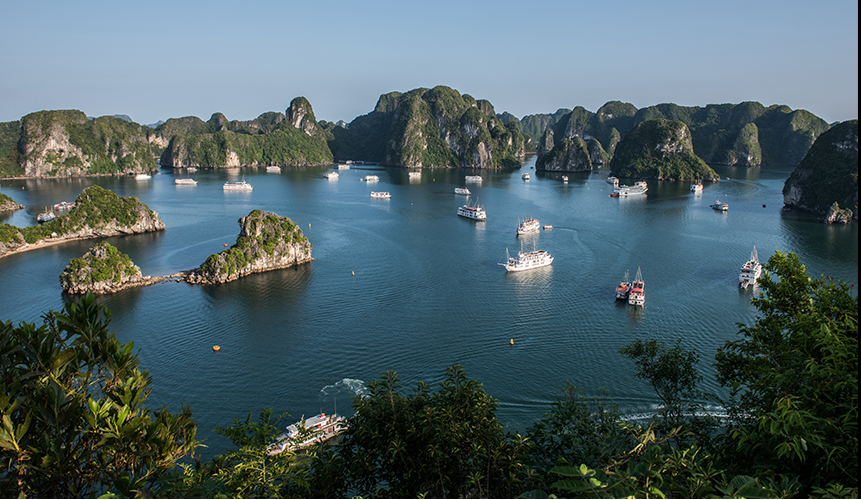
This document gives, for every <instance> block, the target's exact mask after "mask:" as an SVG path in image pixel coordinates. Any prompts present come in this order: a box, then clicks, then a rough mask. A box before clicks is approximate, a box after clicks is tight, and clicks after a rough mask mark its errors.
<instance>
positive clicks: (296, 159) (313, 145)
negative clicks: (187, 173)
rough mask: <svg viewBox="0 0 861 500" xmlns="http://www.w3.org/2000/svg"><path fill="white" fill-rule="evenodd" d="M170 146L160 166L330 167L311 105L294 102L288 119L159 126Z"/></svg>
mask: <svg viewBox="0 0 861 500" xmlns="http://www.w3.org/2000/svg"><path fill="white" fill-rule="evenodd" d="M157 132H158V133H159V134H161V135H162V136H164V135H166V134H173V135H170V142H169V143H168V145H167V147H165V149H164V151H163V152H162V154H161V157H160V159H159V163H160V164H161V166H163V167H172V168H187V167H196V168H233V167H241V166H262V165H266V166H270V165H272V166H281V167H283V166H289V165H320V164H326V163H331V162H332V160H333V156H332V152H331V151H330V150H329V146H328V145H327V143H326V133H325V132H324V131H323V129H322V127H321V126H320V125H319V124H318V123H317V121H316V119H315V118H314V112H313V110H312V109H311V103H309V102H308V100H307V99H305V98H304V97H297V98H295V99H293V101H292V102H291V103H290V108H288V109H287V112H286V114H282V113H275V112H270V113H264V114H262V115H260V116H259V117H258V118H257V119H256V120H250V121H242V122H240V121H228V120H227V118H226V117H225V116H224V115H223V114H221V113H215V114H213V115H212V117H211V118H210V119H209V121H207V122H203V121H201V120H200V119H198V118H194V117H186V118H183V119H178V120H175V121H173V120H168V121H167V122H165V123H164V124H162V125H161V126H159V127H158V129H157Z"/></svg>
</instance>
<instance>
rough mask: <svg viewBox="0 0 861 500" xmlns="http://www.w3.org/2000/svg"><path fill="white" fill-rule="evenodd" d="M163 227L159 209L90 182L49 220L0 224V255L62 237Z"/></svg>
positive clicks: (89, 236)
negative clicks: (35, 223) (65, 209)
mask: <svg viewBox="0 0 861 500" xmlns="http://www.w3.org/2000/svg"><path fill="white" fill-rule="evenodd" d="M162 230H164V222H162V220H161V219H160V218H159V217H158V213H156V212H154V211H152V210H150V208H149V207H148V206H146V205H145V204H143V203H141V202H140V201H139V200H138V199H137V198H135V197H133V196H131V197H125V198H123V197H121V196H118V195H117V194H116V193H113V192H112V191H108V190H107V189H104V188H102V187H100V186H90V187H88V188H87V189H85V190H84V191H82V192H81V194H79V195H78V197H77V198H76V199H75V206H74V207H73V208H72V209H71V210H69V213H67V214H65V215H61V216H59V217H57V218H56V219H54V220H52V221H50V222H46V223H44V224H40V225H38V226H28V227H23V228H18V227H15V226H13V225H11V224H0V257H3V256H4V255H8V254H11V253H15V252H23V251H27V250H31V249H33V248H38V247H40V246H42V245H46V244H54V243H61V242H64V241H70V240H83V239H89V238H104V237H107V236H117V235H124V234H137V233H147V232H152V231H162Z"/></svg>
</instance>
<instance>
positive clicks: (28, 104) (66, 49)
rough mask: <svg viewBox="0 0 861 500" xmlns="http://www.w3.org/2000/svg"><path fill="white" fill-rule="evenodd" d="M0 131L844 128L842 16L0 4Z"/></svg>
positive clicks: (848, 43) (658, 9)
mask: <svg viewBox="0 0 861 500" xmlns="http://www.w3.org/2000/svg"><path fill="white" fill-rule="evenodd" d="M5 11H6V13H7V19H9V20H14V22H9V23H7V24H8V26H6V27H5V28H4V30H3V32H2V33H0V40H2V43H3V47H4V48H5V49H6V50H4V51H3V55H2V56H0V57H2V59H0V61H2V62H3V67H4V68H5V69H6V71H4V75H3V77H2V78H0V92H2V95H4V96H5V98H4V99H3V105H2V106H0V121H3V122H6V121H14V120H18V119H20V118H21V117H23V116H25V115H27V114H29V113H32V112H35V111H41V110H54V109H78V110H81V111H83V112H84V113H86V114H87V115H88V116H104V115H115V114H121V115H128V116H129V117H131V118H132V119H133V120H134V121H135V122H137V123H141V124H152V123H156V122H158V121H159V120H167V119H168V118H179V117H182V116H197V117H199V118H201V119H203V120H207V119H209V117H210V116H211V115H212V114H213V113H216V112H221V113H224V115H225V116H227V118H228V119H231V120H250V119H254V118H256V117H257V116H259V115H260V114H262V113H265V112H267V111H279V112H283V111H284V110H285V109H286V108H287V107H288V106H289V104H290V101H291V100H292V99H293V98H295V97H298V96H304V97H305V98H307V99H308V100H309V101H310V102H311V105H312V107H313V109H314V114H315V116H316V117H317V119H318V120H328V121H338V120H344V121H346V122H350V121H352V120H353V119H354V118H356V117H358V116H361V115H364V114H367V113H369V112H371V111H372V110H373V108H374V104H376V102H377V99H378V98H379V96H380V95H382V94H385V93H388V92H392V91H399V92H407V91H410V90H413V89H415V88H419V87H427V88H431V87H434V86H436V85H445V86H448V87H451V88H453V89H455V90H457V91H458V92H460V93H461V94H469V95H471V96H473V97H475V98H476V99H486V100H488V101H490V102H491V103H492V104H493V106H494V109H495V110H496V112H497V113H503V112H506V111H507V112H509V113H511V114H512V115H514V116H516V117H518V118H522V117H523V116H526V115H530V114H540V113H553V112H555V111H556V110H557V109H559V108H569V109H571V108H574V107H575V106H582V107H584V108H586V109H587V110H589V111H593V112H594V111H597V109H598V108H600V107H601V106H602V105H603V104H604V103H606V102H608V101H616V100H618V101H623V102H629V103H631V104H633V105H634V106H636V107H637V108H638V109H640V108H644V107H648V106H653V105H657V104H662V103H670V102H672V103H675V104H678V105H681V106H701V107H704V106H707V105H709V104H722V103H731V104H737V103H740V102H744V101H757V102H760V103H762V104H763V105H764V106H770V105H775V104H777V105H786V106H789V107H790V108H792V109H793V110H798V109H804V110H807V111H810V112H811V113H813V114H815V115H816V116H819V117H820V118H822V119H824V120H826V121H827V122H829V123H832V122H835V121H844V120H848V119H853V118H858V21H857V18H858V17H857V16H858V4H857V2H850V1H848V0H835V1H831V2H823V3H819V4H810V3H806V2H799V1H791V2H774V1H768V2H755V3H752V4H748V3H745V2H740V1H731V2H725V3H720V4H700V3H693V4H690V3H683V2H673V1H668V2H657V3H655V2H652V3H648V4H642V3H639V2H632V1H628V0H624V1H617V2H610V3H607V2H603V3H590V4H586V3H582V4H581V3H575V2H563V1H543V2H533V3H530V4H529V6H528V8H526V7H525V5H524V4H522V3H514V2H505V1H503V2H493V3H485V2H467V3H460V2H452V1H448V0H445V1H441V2H436V3H434V4H432V5H412V4H408V3H403V2H391V1H374V2H371V3H359V2H345V1H334V2H327V3H299V2H257V3H254V4H250V5H239V4H235V3H229V2H205V3H204V2H196V1H192V2H178V3H170V2H163V1H155V2H149V3H146V4H125V3H119V4H117V3H113V2H104V1H96V2H88V3H87V4H85V5H79V4H71V3H63V2H57V1H48V2H39V3H30V2H20V3H18V2H16V3H9V4H8V5H6V9H5Z"/></svg>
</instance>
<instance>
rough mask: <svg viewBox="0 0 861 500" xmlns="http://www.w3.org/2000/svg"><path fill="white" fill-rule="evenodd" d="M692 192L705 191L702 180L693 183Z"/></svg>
mask: <svg viewBox="0 0 861 500" xmlns="http://www.w3.org/2000/svg"><path fill="white" fill-rule="evenodd" d="M691 192H693V193H702V192H703V184H702V183H701V182H697V183H696V184H691Z"/></svg>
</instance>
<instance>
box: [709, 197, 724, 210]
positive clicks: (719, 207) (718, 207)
mask: <svg viewBox="0 0 861 500" xmlns="http://www.w3.org/2000/svg"><path fill="white" fill-rule="evenodd" d="M709 206H710V207H712V208H713V209H715V210H717V211H718V212H726V211H727V210H729V205H727V204H726V203H724V202H722V201H720V200H715V202H714V203H712V204H711V205H709Z"/></svg>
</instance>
